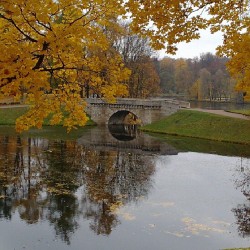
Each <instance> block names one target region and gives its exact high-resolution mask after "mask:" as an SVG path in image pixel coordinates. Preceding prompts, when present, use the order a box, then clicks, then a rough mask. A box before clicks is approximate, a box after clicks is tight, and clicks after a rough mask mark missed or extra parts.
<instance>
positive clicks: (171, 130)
mask: <svg viewBox="0 0 250 250" xmlns="http://www.w3.org/2000/svg"><path fill="white" fill-rule="evenodd" d="M141 129H142V130H143V131H148V132H153V133H163V134H169V135H180V136H186V137H193V138H202V139H209V140H215V141H222V142H234V143H241V144H248V145H250V121H247V120H242V119H236V118H231V117H226V116H219V115H215V114H210V113H205V112H199V111H192V110H180V111H178V112H177V113H175V114H173V115H171V116H169V117H166V118H164V119H162V120H160V121H157V122H155V123H152V124H150V125H147V126H144V127H142V128H141Z"/></svg>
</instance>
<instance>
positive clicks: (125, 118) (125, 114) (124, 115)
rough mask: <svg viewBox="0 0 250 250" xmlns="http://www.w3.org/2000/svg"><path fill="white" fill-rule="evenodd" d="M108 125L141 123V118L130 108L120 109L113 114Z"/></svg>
mask: <svg viewBox="0 0 250 250" xmlns="http://www.w3.org/2000/svg"><path fill="white" fill-rule="evenodd" d="M108 125H141V120H140V119H139V118H138V117H137V116H136V115H135V114H134V113H132V112H130V111H128V110H120V111H117V112H116V113H114V114H113V115H111V117H110V118H109V121H108Z"/></svg>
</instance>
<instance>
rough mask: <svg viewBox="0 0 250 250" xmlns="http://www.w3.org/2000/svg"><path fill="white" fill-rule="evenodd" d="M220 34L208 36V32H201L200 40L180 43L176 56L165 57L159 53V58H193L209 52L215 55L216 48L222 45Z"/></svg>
mask: <svg viewBox="0 0 250 250" xmlns="http://www.w3.org/2000/svg"><path fill="white" fill-rule="evenodd" d="M222 42H223V41H222V35H221V33H216V34H213V35H212V34H210V32H209V30H204V31H201V38H200V39H199V40H193V41H192V42H190V43H180V44H179V45H178V51H177V53H176V55H174V56H173V55H167V54H165V53H164V51H161V52H159V56H160V58H163V57H164V56H169V57H173V58H180V57H182V58H194V57H196V56H198V57H199V56H200V54H202V53H206V52H211V53H213V54H215V52H216V50H215V49H216V47H217V46H218V45H221V44H222Z"/></svg>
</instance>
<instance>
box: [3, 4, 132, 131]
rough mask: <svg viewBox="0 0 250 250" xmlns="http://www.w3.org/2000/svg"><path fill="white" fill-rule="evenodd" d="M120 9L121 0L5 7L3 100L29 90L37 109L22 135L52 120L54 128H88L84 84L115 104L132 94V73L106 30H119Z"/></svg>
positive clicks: (22, 121) (22, 125) (25, 120)
mask: <svg viewBox="0 0 250 250" xmlns="http://www.w3.org/2000/svg"><path fill="white" fill-rule="evenodd" d="M116 6H117V1H107V2H100V1H51V0H43V1H38V0H37V1H22V0H20V1H2V2H1V5H0V27H1V38H0V49H1V51H2V56H1V60H0V76H1V82H0V91H1V95H2V96H9V95H13V94H14V95H15V98H16V100H19V99H20V97H21V94H22V90H23V89H25V91H26V94H27V96H26V102H27V103H29V104H31V109H30V110H29V111H28V112H27V114H25V115H24V116H23V117H21V118H19V119H18V120H17V130H18V131H21V130H25V129H28V128H29V127H31V126H37V127H41V126H42V123H43V120H44V118H46V117H47V116H49V115H50V116H51V119H50V122H51V124H58V123H60V122H62V121H63V124H64V126H66V127H68V128H69V129H70V128H72V127H74V126H75V125H84V124H85V123H86V121H87V116H86V114H85V112H84V104H83V102H82V100H81V98H80V91H81V84H82V81H85V80H86V81H88V83H89V84H90V85H91V86H92V87H93V88H94V89H95V91H96V92H97V93H98V94H99V95H100V96H103V98H107V99H108V100H109V101H113V100H114V97H116V96H117V95H121V94H126V88H125V86H124V85H123V84H122V82H123V81H124V79H126V78H127V77H128V74H129V72H128V70H126V69H125V67H124V64H123V63H122V60H121V57H120V56H119V55H118V53H116V54H115V53H110V52H109V48H110V42H109V39H108V35H107V33H106V31H105V30H106V29H108V28H109V27H113V26H114V25H116V24H115V23H113V18H114V17H115V16H117V14H119V13H120V12H119V11H118V12H117V11H116ZM120 14H122V13H120ZM79 72H81V76H82V77H81V78H80V80H81V82H80V81H79ZM48 94H49V95H48ZM64 116H66V117H65V118H63V117H64Z"/></svg>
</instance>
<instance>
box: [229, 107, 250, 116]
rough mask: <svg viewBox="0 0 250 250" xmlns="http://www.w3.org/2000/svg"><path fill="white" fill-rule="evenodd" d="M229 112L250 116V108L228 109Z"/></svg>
mask: <svg viewBox="0 0 250 250" xmlns="http://www.w3.org/2000/svg"><path fill="white" fill-rule="evenodd" d="M227 112H230V113H235V114H241V115H247V116H250V109H243V110H227Z"/></svg>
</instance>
